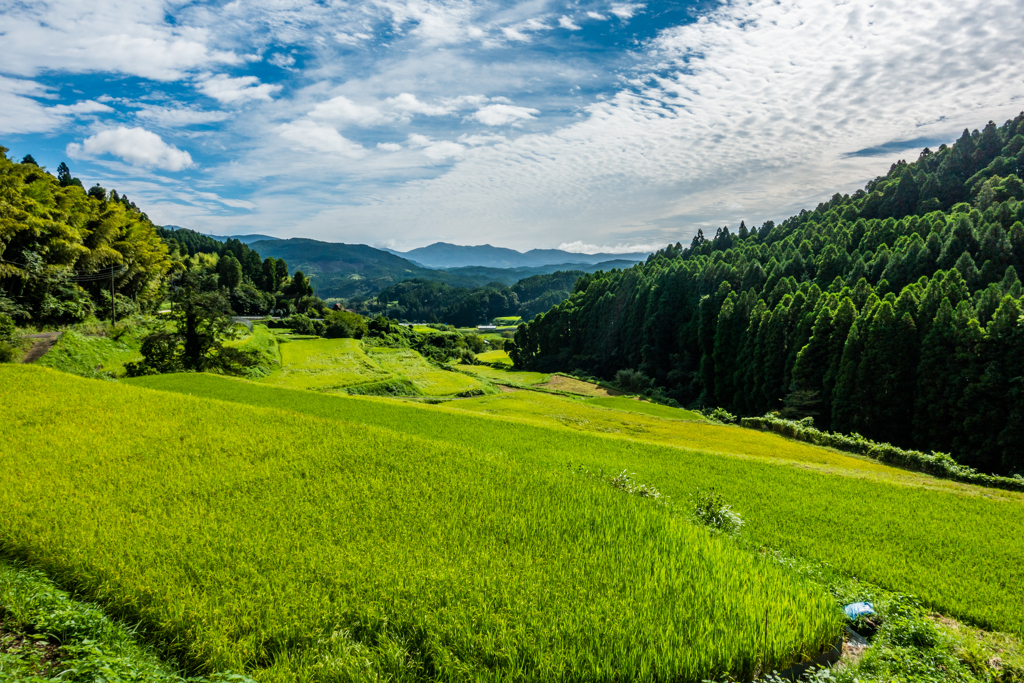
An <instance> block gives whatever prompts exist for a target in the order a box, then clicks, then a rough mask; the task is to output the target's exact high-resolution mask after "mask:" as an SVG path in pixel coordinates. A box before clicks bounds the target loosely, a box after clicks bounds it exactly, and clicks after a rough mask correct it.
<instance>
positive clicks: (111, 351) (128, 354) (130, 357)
mask: <svg viewBox="0 0 1024 683" xmlns="http://www.w3.org/2000/svg"><path fill="white" fill-rule="evenodd" d="M139 346H140V341H139V340H138V339H137V338H136V337H135V336H133V335H132V334H129V333H127V332H126V333H123V334H121V335H120V336H118V337H116V338H115V337H109V336H100V335H96V336H92V335H84V334H81V333H80V332H77V331H75V330H68V331H67V332H65V333H64V334H63V335H62V336H61V337H60V339H58V340H57V342H56V343H55V344H54V345H53V348H51V349H50V350H49V351H48V352H47V353H46V355H45V356H43V357H42V358H40V359H39V360H38V361H36V365H41V366H43V367H47V368H53V369H54V370H60V371H61V372H70V373H71V374H73V375H81V376H83V377H121V376H123V375H124V364H125V363H128V362H130V361H137V360H141V359H142V354H141V353H139Z"/></svg>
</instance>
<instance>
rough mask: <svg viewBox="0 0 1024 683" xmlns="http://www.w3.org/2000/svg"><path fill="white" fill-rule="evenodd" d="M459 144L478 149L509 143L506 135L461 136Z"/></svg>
mask: <svg viewBox="0 0 1024 683" xmlns="http://www.w3.org/2000/svg"><path fill="white" fill-rule="evenodd" d="M458 141H459V142H461V143H462V144H464V145H470V146H473V147H477V146H479V145H494V144H497V143H499V142H508V138H506V137H505V136H504V135H460V136H459V140H458Z"/></svg>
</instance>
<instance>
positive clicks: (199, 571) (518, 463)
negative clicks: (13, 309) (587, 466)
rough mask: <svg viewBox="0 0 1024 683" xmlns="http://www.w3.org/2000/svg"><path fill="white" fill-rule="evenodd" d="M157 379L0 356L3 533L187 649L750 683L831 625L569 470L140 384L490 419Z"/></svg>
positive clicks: (766, 570)
mask: <svg viewBox="0 0 1024 683" xmlns="http://www.w3.org/2000/svg"><path fill="white" fill-rule="evenodd" d="M149 379H150V381H149V382H143V381H133V384H135V385H137V386H131V385H128V384H115V383H110V382H98V381H93V380H85V379H81V378H77V377H72V376H70V375H65V374H61V373H57V372H53V371H49V370H45V369H40V368H32V367H17V366H7V367H2V368H0V401H2V402H3V405H4V406H5V420H4V421H3V422H2V423H0V460H2V461H3V464H4V467H2V468H0V509H3V510H4V511H5V514H4V515H2V516H0V552H3V553H5V554H7V555H10V556H14V557H18V558H21V559H24V560H27V561H29V562H31V563H32V564H33V565H35V566H37V567H40V568H42V569H44V570H45V571H46V572H47V573H48V574H50V575H52V576H54V577H56V578H57V579H58V580H59V581H60V582H61V583H63V584H64V585H68V586H74V587H76V588H77V589H79V590H80V591H81V592H82V594H84V595H85V596H87V597H89V598H90V599H94V600H97V601H99V602H100V603H102V604H103V605H105V606H106V607H107V609H109V610H110V611H112V612H114V613H120V614H124V615H128V616H130V617H131V618H133V619H135V620H139V621H141V623H142V624H143V625H144V626H145V627H146V628H147V629H149V630H151V631H152V632H156V633H159V634H161V635H162V636H163V637H164V638H165V639H166V640H167V641H169V642H172V643H174V644H175V648H176V650H177V651H178V653H179V654H180V655H182V656H183V657H184V658H185V660H186V661H188V662H191V663H192V664H193V666H194V667H196V668H197V669H199V670H206V671H212V670H227V669H232V670H234V671H243V672H246V673H249V674H251V675H253V676H254V677H256V678H257V679H258V680H261V681H282V682H283V681H289V682H291V681H296V680H309V681H335V680H371V679H383V678H389V679H395V680H405V681H415V680H449V681H473V680H504V681H527V680H539V679H559V680H569V679H571V680H626V679H629V680H640V681H656V680H669V679H671V680H677V681H700V680H702V679H703V678H705V677H708V676H711V677H716V678H717V677H719V676H721V675H734V676H737V677H740V678H744V679H749V678H751V677H752V676H754V675H755V674H756V673H757V672H758V671H761V670H765V669H771V668H782V667H784V666H786V665H787V664H789V663H791V662H793V661H795V660H799V659H802V658H804V657H807V656H810V655H813V654H815V653H817V652H819V651H821V650H822V648H824V647H825V646H826V645H828V644H830V643H831V642H832V641H833V639H834V638H835V637H836V635H837V634H838V632H839V631H840V629H841V623H842V622H841V616H840V614H839V612H838V609H837V606H836V604H835V602H834V601H833V599H832V598H831V597H830V596H829V595H827V594H826V593H825V592H824V591H823V589H822V588H820V587H817V586H815V585H813V584H809V583H807V582H805V581H804V580H803V579H801V578H799V577H798V576H797V575H795V574H794V573H792V572H790V571H789V570H788V569H786V568H785V567H783V566H781V565H779V564H778V563H776V562H774V561H772V560H770V559H768V558H766V557H763V556H760V555H758V554H756V553H751V552H749V551H747V550H744V549H743V548H741V547H740V546H739V545H737V544H735V543H734V542H732V541H731V540H729V539H728V538H726V537H723V536H720V535H716V534H714V533H712V532H710V531H707V530H705V529H704V528H702V527H697V526H694V525H692V524H691V523H689V522H688V521H686V520H685V519H684V518H682V517H680V516H678V515H673V514H670V513H668V512H667V511H666V510H665V509H664V508H663V507H660V506H657V505H654V504H652V503H651V501H650V500H649V499H643V498H639V497H637V496H631V495H628V494H625V493H622V492H620V491H617V490H615V489H613V488H612V487H610V486H608V485H607V484H606V483H603V482H600V481H595V480H591V479H587V478H582V477H580V476H578V475H575V474H573V473H572V472H570V471H568V470H566V469H565V468H564V467H563V466H557V467H551V466H549V464H548V463H544V462H543V461H542V460H540V459H536V458H534V457H532V456H531V458H530V459H529V460H524V459H523V458H522V457H520V456H515V457H509V455H507V454H506V452H505V451H498V450H495V449H493V448H491V447H490V444H489V443H480V444H479V447H470V446H467V445H466V444H473V443H474V441H473V440H472V439H469V440H466V441H465V442H464V443H462V444H455V443H453V442H451V441H449V440H445V439H440V440H438V439H431V438H423V437H417V436H413V435H410V434H403V433H399V432H397V431H394V430H389V429H382V428H380V427H376V426H369V425H359V424H354V423H352V422H349V421H344V420H337V419H324V418H320V417H314V416H312V415H309V414H302V413H300V412H295V411H294V410H281V409H277V408H271V407H257V406H253V405H244V404H240V403H238V402H234V403H232V402H225V401H217V400H210V399H206V398H201V397H199V396H194V395H193V396H186V395H182V394H175V393H170V392H166V391H165V392H156V391H149V390H146V389H143V388H141V386H144V385H146V384H149V385H151V386H159V385H160V384H161V383H164V385H165V386H170V384H168V382H171V383H173V382H178V383H181V384H180V386H186V385H189V384H191V386H190V390H191V391H192V392H199V393H202V387H204V386H207V387H214V388H218V387H219V388H224V389H228V390H231V389H244V390H245V391H242V392H241V393H239V394H237V395H242V394H245V393H246V391H248V390H251V391H252V392H254V393H253V394H252V395H257V396H263V397H268V398H271V399H272V400H271V401H270V402H273V401H276V400H288V399H291V400H293V401H295V405H307V406H317V405H319V406H331V407H332V408H339V407H341V408H344V407H358V408H359V409H362V410H369V411H370V412H374V411H377V410H378V409H381V408H385V407H386V408H388V410H386V411H384V412H389V413H391V414H390V416H389V417H390V418H394V417H396V416H399V415H400V416H402V417H404V418H407V419H411V420H413V421H414V422H416V423H417V424H419V425H420V426H421V427H423V428H427V429H433V427H431V426H430V425H429V423H430V422H432V421H433V418H434V417H436V416H438V415H445V416H447V421H448V422H450V421H451V420H452V419H454V420H456V421H461V422H463V423H464V424H468V425H469V426H470V427H471V429H479V428H480V427H481V426H484V427H487V426H489V425H490V424H491V423H490V422H488V421H486V420H481V419H480V418H474V417H473V416H471V415H467V414H465V413H463V414H458V413H454V412H452V413H444V412H439V411H432V410H429V409H425V408H420V407H417V406H407V405H400V404H396V403H393V402H388V401H384V400H368V399H358V398H350V397H340V396H330V395H323V394H316V393H313V392H308V391H286V390H281V389H276V388H273V387H269V386H266V385H259V384H255V383H249V382H245V381H242V380H228V379H224V378H217V377H212V376H201V375H192V376H191V377H185V376H165V377H154V378H149ZM190 380H192V381H190ZM54 395H60V396H61V401H60V402H59V403H55V402H53V401H52V400H51V399H50V397H52V396H54ZM293 407H295V406H293ZM395 410H398V411H399V412H398V413H395V412H394V411H395ZM463 432H464V433H463V434H461V435H460V436H468V434H466V433H465V430H463ZM484 433H486V429H485V430H484V432H483V433H481V434H480V436H483V435H484ZM562 434H565V432H550V435H554V436H556V437H557V436H559V435H562ZM527 436H530V435H529V434H527ZM484 441H488V439H486V438H485V439H484ZM508 445H514V441H513V442H510V443H509V444H506V446H505V448H506V450H507V448H508ZM559 459H560V458H559ZM530 460H532V462H531V461H530Z"/></svg>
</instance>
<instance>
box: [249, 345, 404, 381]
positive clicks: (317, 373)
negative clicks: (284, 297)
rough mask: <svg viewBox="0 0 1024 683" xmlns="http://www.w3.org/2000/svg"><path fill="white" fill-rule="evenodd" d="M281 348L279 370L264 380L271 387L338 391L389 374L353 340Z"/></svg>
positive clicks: (376, 379)
mask: <svg viewBox="0 0 1024 683" xmlns="http://www.w3.org/2000/svg"><path fill="white" fill-rule="evenodd" d="M280 349H281V369H280V370H278V371H277V372H274V373H272V374H271V375H270V376H269V377H267V378H266V379H264V380H263V381H264V382H265V383H267V384H269V385H272V386H279V387H288V388H290V389H314V390H316V391H340V390H343V389H344V388H345V387H348V386H351V385H353V384H363V383H365V382H374V381H378V380H383V379H387V378H388V377H390V376H391V374H392V373H391V372H390V371H388V370H385V369H384V368H382V367H380V365H378V364H377V362H376V361H374V360H372V359H371V358H370V357H369V356H368V355H367V354H366V352H365V351H363V347H362V344H361V343H360V342H359V341H358V340H355V339H309V340H302V341H289V342H286V343H284V344H281V347H280Z"/></svg>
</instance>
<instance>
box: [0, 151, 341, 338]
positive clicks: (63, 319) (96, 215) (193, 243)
mask: <svg viewBox="0 0 1024 683" xmlns="http://www.w3.org/2000/svg"><path fill="white" fill-rule="evenodd" d="M6 152H7V150H6V148H3V147H0V322H2V321H5V320H7V319H8V318H9V319H10V320H11V321H13V322H14V323H17V324H18V325H19V326H24V327H29V326H31V327H36V328H40V329H41V328H44V327H57V326H63V325H71V324H74V323H78V322H82V321H84V320H87V319H89V318H91V317H93V316H95V317H97V318H100V319H109V318H110V316H111V314H112V313H116V315H117V317H118V319H123V318H124V317H126V316H129V315H132V314H135V313H151V312H153V311H154V310H155V309H156V308H157V307H159V306H160V304H161V303H164V302H165V300H166V297H167V296H168V294H169V289H170V287H171V286H172V285H173V284H174V282H175V281H176V279H177V278H178V277H179V276H180V275H181V274H183V273H185V272H192V273H194V274H195V275H196V276H197V277H198V279H199V280H200V281H201V282H202V288H203V289H204V290H209V291H213V290H218V291H223V293H224V294H225V299H226V301H227V302H229V304H230V307H231V310H232V311H233V312H234V313H236V314H241V315H261V314H264V313H270V312H277V313H279V314H281V315H287V314H290V313H295V312H305V311H306V310H309V309H313V310H317V311H319V310H320V309H321V308H323V302H322V301H321V300H320V299H318V298H316V297H315V296H313V290H312V286H311V285H310V283H309V281H308V279H306V278H305V277H304V276H303V275H302V274H301V273H299V272H296V273H294V275H293V276H289V273H288V265H287V264H286V263H285V262H284V261H282V260H280V259H271V258H267V259H261V258H260V255H259V254H258V253H256V252H255V251H254V250H252V249H250V248H249V247H248V246H246V245H245V244H243V243H242V242H240V241H238V240H235V239H229V240H227V241H226V242H223V243H222V242H219V241H217V240H215V239H213V238H210V237H207V236H205V235H201V234H199V233H197V232H194V231H192V230H185V229H178V230H165V229H164V228H161V227H159V226H155V225H153V223H152V222H151V221H150V220H149V217H148V216H146V214H145V213H143V212H142V211H141V210H140V209H139V208H138V207H137V206H136V205H135V203H134V202H132V201H131V200H129V199H128V197H127V196H125V195H121V194H119V193H118V192H117V190H109V191H108V190H106V189H105V188H103V187H100V186H99V185H95V186H93V187H92V188H90V189H89V190H88V191H86V190H85V189H84V187H83V185H82V182H81V181H80V180H79V179H78V178H74V177H72V176H71V171H70V169H69V168H68V167H67V165H66V164H63V163H62V164H61V165H60V166H59V167H58V170H57V175H56V176H53V175H51V174H50V173H48V172H47V171H46V170H45V169H42V168H40V167H39V166H38V165H37V164H36V162H35V161H34V160H33V159H32V157H31V156H26V157H25V158H24V159H23V160H22V161H21V163H16V162H14V161H12V160H11V159H8V158H7V155H6ZM111 290H113V292H114V299H113V301H111Z"/></svg>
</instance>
